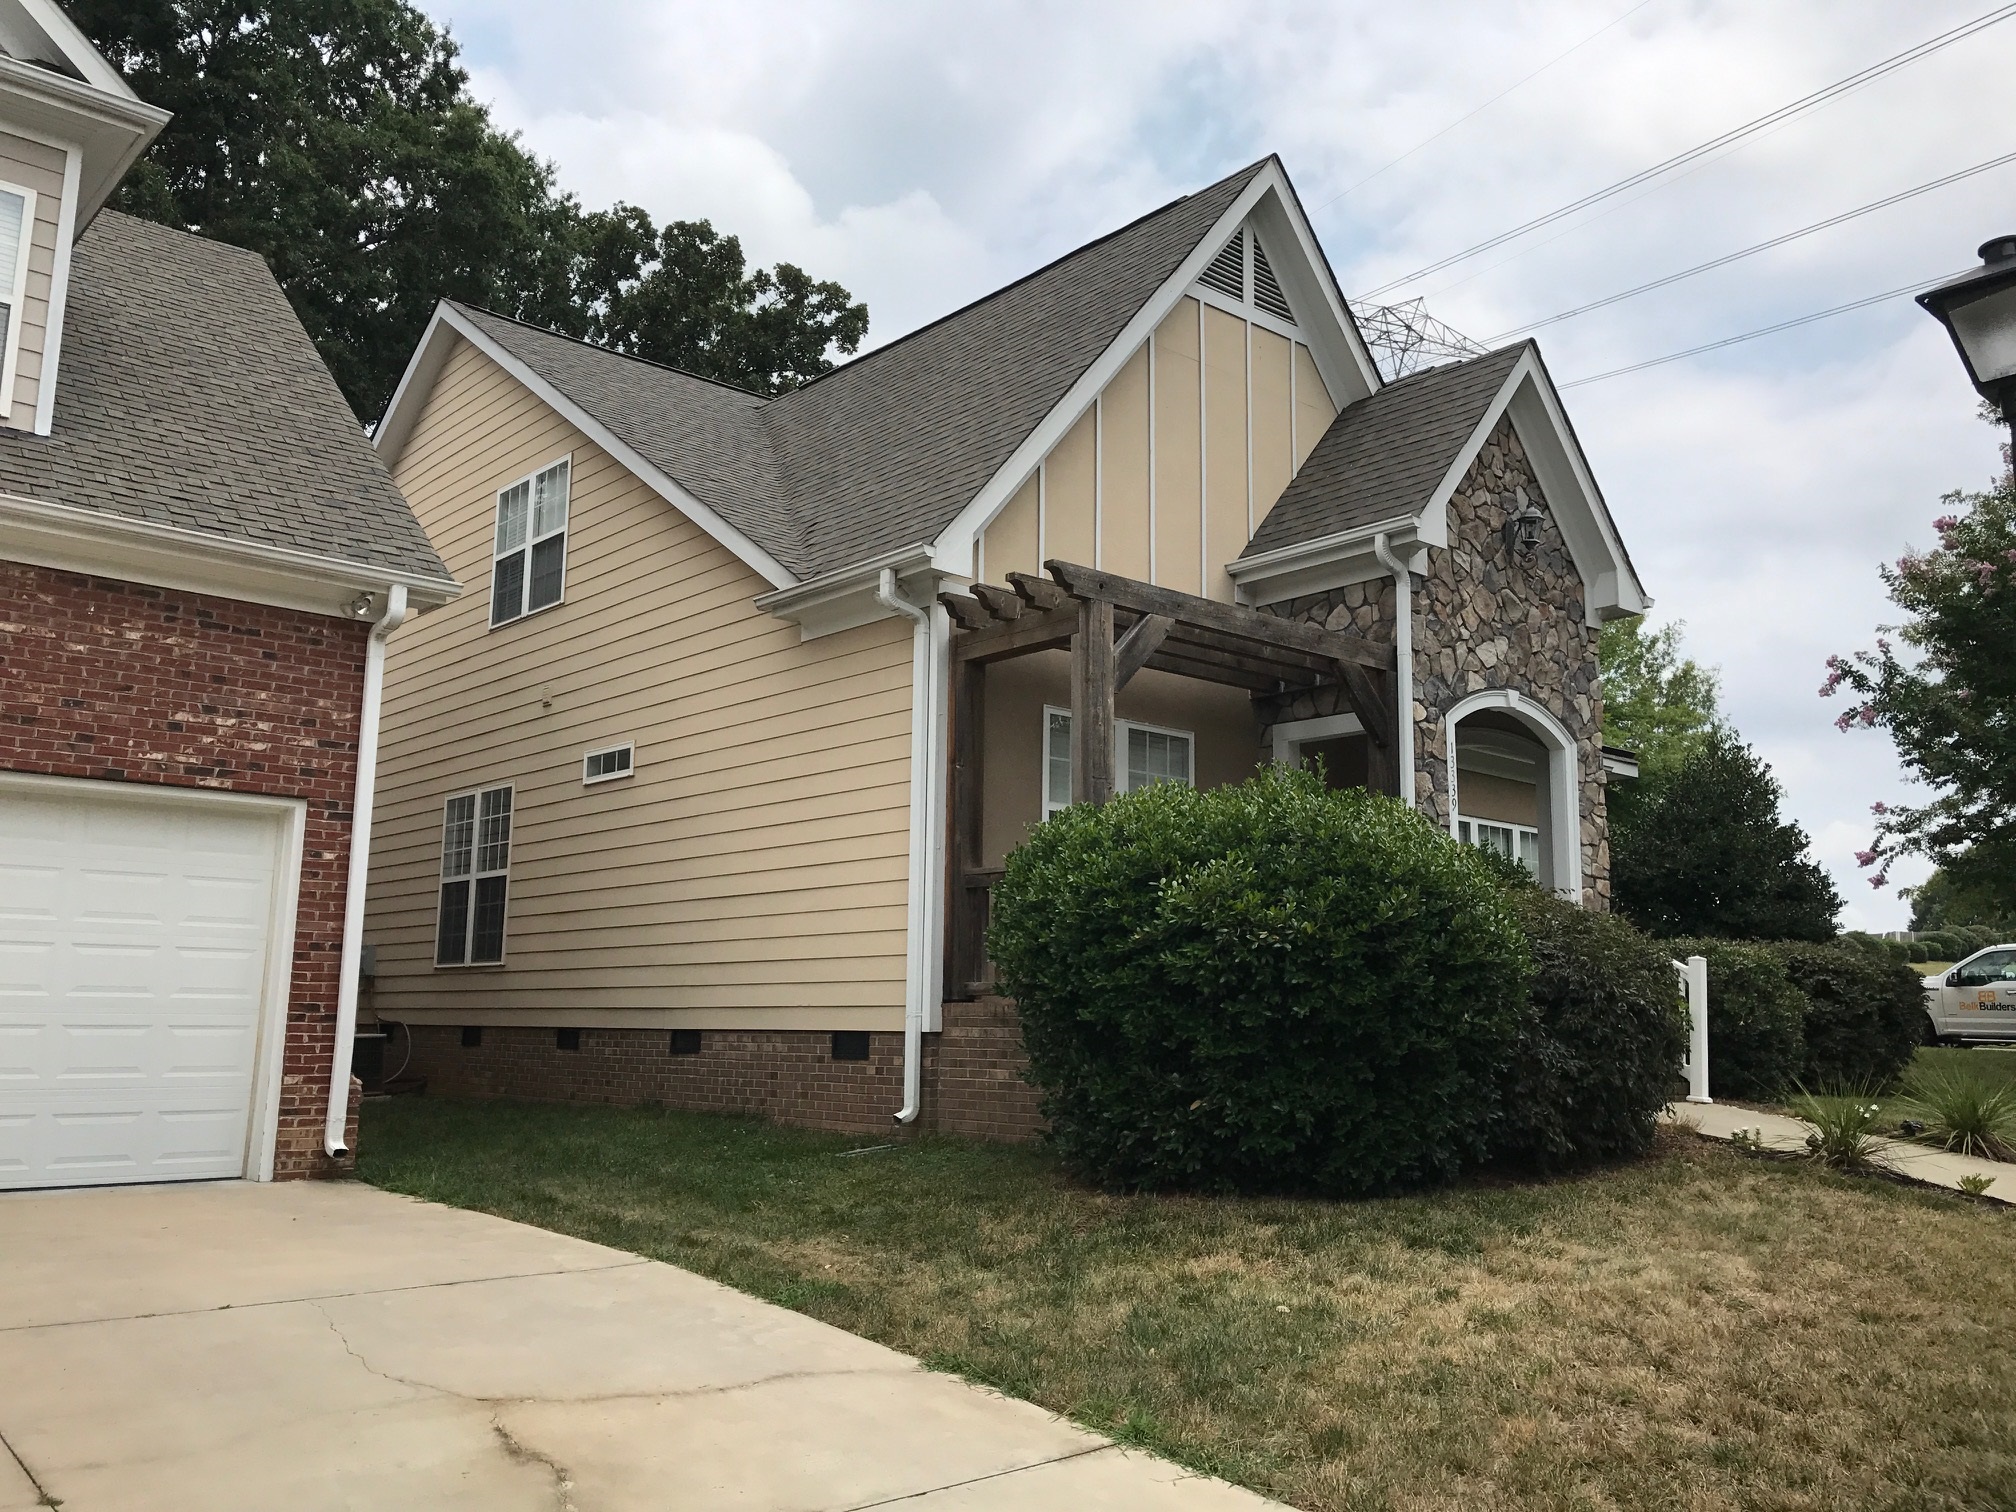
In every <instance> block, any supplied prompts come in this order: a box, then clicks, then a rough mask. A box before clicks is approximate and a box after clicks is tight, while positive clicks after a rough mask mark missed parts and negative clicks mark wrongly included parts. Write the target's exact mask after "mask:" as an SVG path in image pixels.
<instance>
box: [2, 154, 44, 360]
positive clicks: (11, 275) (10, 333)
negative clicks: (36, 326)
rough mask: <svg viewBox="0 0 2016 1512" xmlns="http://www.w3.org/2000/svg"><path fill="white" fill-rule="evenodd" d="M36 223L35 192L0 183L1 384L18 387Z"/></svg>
mask: <svg viewBox="0 0 2016 1512" xmlns="http://www.w3.org/2000/svg"><path fill="white" fill-rule="evenodd" d="M34 225H35V191H34V190H32V189H17V188H15V187H13V186H12V185H11V184H0V353H4V354H5V357H4V362H0V385H4V387H5V389H6V390H7V392H8V393H10V394H11V393H12V391H13V386H14V368H15V358H16V354H17V353H18V351H19V350H20V345H21V340H20V329H19V328H20V325H21V300H22V297H23V296H24V295H25V294H26V293H27V290H28V243H29V236H30V233H31V232H32V231H33V229H34Z"/></svg>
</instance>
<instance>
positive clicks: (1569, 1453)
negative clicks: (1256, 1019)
mask: <svg viewBox="0 0 2016 1512" xmlns="http://www.w3.org/2000/svg"><path fill="white" fill-rule="evenodd" d="M1964 1053H1967V1054H1970V1055H1979V1054H1980V1053H1981V1052H1964ZM2012 1059H2016V1058H2012ZM870 1143H872V1141H870V1140H867V1139H846V1138H839V1137H832V1136H825V1135H818V1134H810V1133H804V1132H801V1131H796V1130H787V1129H780V1128H776V1127H772V1126H768V1125H764V1124H758V1123H751V1122H745V1121H740V1120H733V1119H724V1118H718V1117H709V1116H705V1115H698V1114H682V1113H670V1112H664V1111H658V1110H650V1109H613V1108H586V1107H555V1106H527V1105H512V1104H497V1103H492V1104H479V1103H457V1102H449V1101H443V1100H439V1099H407V1100H398V1101H393V1102H389V1103H372V1104H369V1105H367V1107H366V1110H365V1126H364V1131H363V1138H362V1140H361V1145H362V1152H363V1154H362V1167H361V1168H362V1171H363V1174H364V1176H365V1177H366V1178H367V1179H368V1180H371V1181H373V1182H376V1183H378V1184H379V1185H381V1186H384V1187H386V1188H389V1189H391V1190H394V1191H400V1192H408V1193H412V1194H414V1195H416V1196H421V1197H427V1198H431V1199H434V1200H436V1201H440V1202H447V1203H454V1204H458V1205H461V1206H465V1207H472V1208H479V1209H482V1210H484V1211H487V1212H493V1213H499V1214H502V1215H504V1216H506V1217H510V1218H516V1219H519V1220H521V1221H524V1222H527V1223H533V1224H538V1225H541V1226H544V1227H546V1228H551V1229H556V1230H560V1231H562V1232H565V1233H569V1234H576V1235H579V1236H581V1237H583V1238H587V1239H593V1240H598V1241H600V1242H602V1243H605V1244H610V1245H614V1246H617V1247H619V1248H622V1249H626V1250H632V1251H635V1252H637V1253H640V1254H645V1255H652V1256H656V1257H658V1258H660V1259H664V1260H669V1261H673V1262H675V1263H677V1264H680V1265H684V1266H688V1267H691V1268H692V1269H694V1270H697V1271H700V1272H702V1273H704V1274H706V1275H709V1276H713V1277H715V1278H717V1279H719V1280H721V1281H724V1282H726V1283H728V1284H729V1285H732V1286H737V1287H740V1288H742V1289H744V1290H745V1291H749V1292H752V1293H754V1294H756V1295H758V1296H762V1297H767V1298H770V1299H771V1300H773V1301H776V1302H780V1303H782V1304H784V1305H786V1306H788V1307H794V1308H798V1309H800V1310H802V1311H804V1312H806V1313H809V1314H812V1315H813V1316H815V1317H819V1318H823V1319H825V1320H827V1321H828V1322H831V1323H834V1324H837V1325H839V1326H840V1327H842V1328H847V1329H851V1330H853V1331H854V1332H856V1333H860V1334H865V1335H867V1336H869V1337H871V1338H875V1339H879V1340H882V1341H884V1342H885V1343H888V1344H892V1345H894V1346H896V1347H897V1348H899V1349H903V1350H907V1351H909V1352H911V1353H913V1354H916V1355H919V1356H921V1357H923V1358H924V1359H925V1360H927V1361H928V1362H930V1363H931V1364H933V1365H936V1366H938V1367H940V1368H943V1369H947V1370H956V1371H959V1372H961V1373H963V1374H965V1375H967V1376H969V1377H971V1378H973V1379H975V1380H978V1381H983V1382H986V1383H988V1384H990V1385H993V1386H996V1387H998V1388H1000V1389H1001V1390H1003V1391H1006V1392H1010V1393H1012V1394H1014V1395H1017V1396H1022V1397H1027V1398H1029V1399H1031V1400H1033V1401H1036V1402H1040V1403H1042V1404H1043V1405H1045V1406H1047V1407H1050V1408H1053V1409H1055V1410H1057V1411H1059V1412H1063V1413H1066V1414H1068V1415H1070V1416H1072V1417H1074V1418H1077V1419H1079V1420H1081V1421H1083V1422H1085V1423H1088V1424H1090V1425H1092V1426H1094V1427H1097V1428H1101V1429H1104V1430H1106V1431H1108V1432H1111V1433H1115V1434H1117V1435H1118V1436H1119V1437H1121V1438H1123V1439H1126V1440H1129V1441H1132V1442H1135V1443H1139V1444H1144V1445H1147V1446H1149V1447H1152V1448H1155V1449H1158V1450H1160V1451H1162V1452H1163V1453H1165V1454H1168V1455H1171V1456H1173V1457H1174V1458H1177V1459H1179V1460H1182V1461H1184V1462H1186V1463H1188V1464H1191V1465H1193V1466H1197V1467H1199V1468H1202V1469H1206V1470H1210V1471H1213V1472H1215V1473H1217V1474H1220V1475H1223V1476H1226V1477H1228V1478H1230V1479H1232V1480H1235V1481H1239V1482H1242V1483H1244V1484H1246V1485H1249V1486H1252V1487H1254V1488H1255V1489H1257V1490H1260V1491H1263V1492H1266V1493H1268V1494H1270V1495H1273V1496H1277V1497H1280V1498H1281V1499H1283V1500H1285V1501H1288V1502H1291V1503H1293V1504H1295V1505H1297V1506H1301V1507H1308V1508H1324V1509H1338V1512H1343V1509H1350V1512H1370V1509H1395V1512H1401V1509H1405V1512H1416V1509H1428V1508H1449V1509H1456V1508H1461V1509H1464V1512H1515V1509H1516V1512H1525V1509H1532V1512H1539V1509H1548V1512H1554V1509H1584V1508H1586V1509H1590V1512H1597V1509H1639V1508H1646V1509H1650V1508H1673V1509H1689V1512H1692V1509H1721V1508H1755V1509H1760V1512H1763V1509H1768V1512H1793V1509H1815V1512H1818V1509H1842V1508H1883V1509H1895V1512H1904V1509H1910V1512H1929V1509H1935V1508H1936V1509H1949V1508H1950V1509H1954V1512H1959V1509H1962V1508H1965V1509H1969V1512H1983V1509H1994V1508H2003V1509H2011V1508H2016V1405H2012V1404H2016V1266H2012V1265H2011V1263H2010V1260H2011V1256H2012V1247H2016V1218H2012V1216H2011V1214H2010V1213H2009V1212H2008V1211H2007V1210H2005V1209H2001V1208H1996V1207H1990V1206H1987V1205H1973V1204H1968V1203H1965V1202H1962V1201H1960V1200H1957V1199H1954V1198H1951V1197H1946V1196H1937V1195H1932V1194H1928V1193H1925V1192H1922V1191H1918V1190H1915V1189H1911V1188H1907V1187H1904V1186H1900V1185H1897V1184H1894V1183H1887V1182H1882V1181H1877V1180H1866V1179H1865V1180H1857V1179H1854V1178H1845V1177H1837V1176H1832V1175H1828V1174H1826V1173H1824V1172H1821V1171H1818V1170H1815V1169H1813V1168H1810V1167H1807V1166H1805V1165H1801V1164H1791V1163H1784V1162H1773V1161H1766V1160H1761V1159H1755V1158H1751V1157H1746V1156H1744V1155H1741V1154H1739V1153H1736V1152H1734V1151H1732V1150H1729V1149H1727V1148H1726V1147H1723V1146H1718V1145H1710V1144H1708V1143H1706V1142H1704V1141H1700V1140H1698V1139H1695V1138H1694V1137H1692V1136H1689V1135H1686V1134H1682V1133H1679V1132H1668V1133H1666V1134H1664V1135H1663V1136H1662V1142H1661V1145H1660V1148H1659V1150H1658V1152H1657V1154H1656V1155H1655V1156H1654V1157H1653V1158H1651V1159H1648V1160H1646V1161H1644V1162H1641V1163H1639V1164H1636V1165H1633V1166H1629V1167H1625V1168H1619V1169H1614V1170H1608V1171H1603V1172H1600V1173H1597V1174H1595V1175H1591V1176H1588V1177H1584V1178H1580V1179H1576V1180H1567V1181H1560V1182H1555V1183H1551V1184H1536V1185H1510V1184H1501V1185H1478V1186H1472V1187H1466V1188H1461V1189H1457V1190H1451V1191H1444V1192H1438V1193H1434V1194H1431V1195H1426V1196H1420V1197H1412V1198H1405V1199H1394V1200H1387V1201H1380V1202H1362V1203H1348V1204H1340V1203H1328V1202H1315V1201H1289V1200H1232V1199H1203V1198H1182V1197H1145V1196H1112V1195H1107V1194H1102V1193H1099V1192H1096V1191H1091V1190H1088V1189H1086V1188H1084V1187H1081V1186H1078V1185H1075V1184H1073V1183H1072V1182H1071V1181H1069V1180H1067V1179H1066V1178H1065V1177H1064V1176H1062V1175H1061V1174H1060V1173H1059V1171H1058V1170H1057V1169H1056V1167H1055V1166H1054V1164H1053V1163H1052V1162H1051V1160H1050V1159H1049V1158H1048V1157H1047V1156H1046V1155H1045V1154H1043V1153H1042V1152H1040V1151H1038V1150H1033V1149H1015V1148H1005V1147H1000V1146H988V1145H980V1144H969V1143H964V1142H959V1141H953V1140H947V1139H931V1138H925V1139H919V1140H916V1141H914V1142H912V1143H907V1144H904V1145H901V1146H899V1147H897V1148H892V1149H882V1150H878V1151H874V1152H872V1153H864V1154H859V1155H853V1156H849V1155H847V1154H845V1153H844V1152H846V1151H848V1150H849V1149H852V1148H855V1147H859V1146H863V1145H867V1144H870Z"/></svg>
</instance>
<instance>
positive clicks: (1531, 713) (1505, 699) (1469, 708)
mask: <svg viewBox="0 0 2016 1512" xmlns="http://www.w3.org/2000/svg"><path fill="white" fill-rule="evenodd" d="M1484 709H1502V710H1504V711H1505V712H1506V713H1508V714H1511V715H1512V716H1513V717H1515V718H1516V719H1517V720H1518V721H1519V722H1520V723H1521V724H1523V725H1525V726H1526V728H1527V729H1528V730H1530V731H1532V733H1533V737H1534V739H1535V740H1536V741H1537V742H1538V743H1539V744H1540V746H1541V747H1542V748H1543V749H1544V750H1545V751H1546V752H1547V780H1546V781H1545V782H1542V783H1540V784H1538V786H1539V796H1540V821H1541V822H1540V824H1539V826H1538V827H1539V829H1540V832H1541V834H1542V835H1543V836H1544V837H1545V838H1546V841H1547V843H1546V844H1545V845H1544V846H1543V847H1542V849H1541V853H1540V855H1541V871H1540V879H1541V882H1542V883H1543V885H1545V886H1548V887H1551V888H1552V889H1553V890H1554V891H1555V892H1556V893H1558V894H1560V895H1561V896H1562V897H1564V898H1566V899H1567V900H1568V901H1569V902H1571V903H1580V902H1581V901H1582V881H1583V878H1582V773H1581V770H1580V767H1581V754H1580V752H1579V750H1578V749H1577V747H1576V744H1575V737H1574V736H1573V735H1571V734H1569V733H1568V729H1567V727H1566V726H1565V725H1563V724H1562V723H1561V721H1560V720H1558V719H1556V718H1555V717H1554V715H1553V713H1552V712H1551V711H1549V710H1548V709H1547V708H1546V706H1545V705H1543V704H1539V703H1536V702H1534V701H1533V700H1532V699H1530V698H1528V697H1527V696H1526V695H1525V694H1524V693H1521V692H1520V691H1519V690H1518V689H1516V688H1486V689H1484V690H1483V691H1482V692H1478V693H1472V694H1471V695H1470V696H1469V697H1468V698H1464V699H1460V700H1458V701H1457V702H1456V703H1454V704H1452V705H1451V706H1450V707H1449V709H1448V710H1447V711H1446V712H1445V713H1444V714H1443V716H1442V752H1443V755H1444V757H1445V758H1447V759H1446V760H1445V763H1444V765H1445V770H1446V771H1447V773H1448V782H1449V835H1450V838H1451V839H1454V838H1455V836H1456V823H1457V820H1458V818H1459V817H1461V818H1470V817H1473V816H1470V815H1465V814H1462V812H1461V811H1462V806H1463V801H1462V793H1461V788H1462V767H1461V763H1460V762H1459V761H1458V760H1457V759H1455V758H1456V756H1457V749H1456V727H1457V726H1458V725H1459V724H1461V723H1462V722H1463V720H1465V719H1466V718H1468V717H1469V716H1470V715H1472V714H1476V713H1478V712H1480V711H1481V710H1484ZM1492 822H1494V823H1495V822H1496V821H1492Z"/></svg>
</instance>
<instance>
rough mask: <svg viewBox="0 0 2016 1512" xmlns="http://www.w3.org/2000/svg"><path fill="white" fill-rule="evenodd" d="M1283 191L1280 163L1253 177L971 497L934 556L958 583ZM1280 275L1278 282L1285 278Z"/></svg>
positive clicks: (943, 534) (935, 547) (938, 543)
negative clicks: (1022, 496)
mask: <svg viewBox="0 0 2016 1512" xmlns="http://www.w3.org/2000/svg"><path fill="white" fill-rule="evenodd" d="M1285 187H1286V180H1285V179H1284V178H1283V177H1282V175H1281V168H1280V165H1279V164H1278V163H1274V162H1269V163H1267V164H1266V165H1264V166H1263V167H1262V168H1261V170H1260V171H1259V172H1258V173H1256V174H1254V175H1253V181H1252V182H1251V183H1249V184H1248V185H1247V186H1246V187H1245V188H1244V189H1242V190H1241V191H1240V192H1239V197H1238V198H1237V199H1235V200H1234V201H1233V202H1232V203H1231V204H1230V205H1229V206H1227V207H1226V209H1225V212H1224V214H1222V215H1220V216H1219V217H1218V219H1217V220H1216V221H1214V222H1213V223H1212V226H1211V229H1210V230H1209V231H1207V232H1205V233H1204V234H1203V235H1202V236H1201V237H1199V238H1198V240H1197V245H1196V246H1194V247H1192V248H1191V249H1190V255H1189V256H1188V257H1186V258H1184V259H1183V261H1182V262H1181V263H1180V264H1178V265H1177V268H1176V271H1175V272H1173V273H1171V274H1170V275H1169V276H1168V277H1167V278H1166V279H1164V280H1163V281H1162V286H1161V287H1160V288H1158V289H1157V290H1156V291H1155V292H1154V293H1153V294H1152V295H1150V296H1149V298H1148V301H1147V303H1146V304H1144V305H1142V306H1141V308H1140V309H1139V310H1138V311H1136V312H1135V315H1134V318H1133V319H1132V320H1130V321H1128V322H1127V324H1126V325H1125V326H1124V327H1123V328H1122V329H1121V332H1120V334H1119V335H1118V336H1116V337H1114V338H1113V342H1112V344H1111V345H1109V346H1108V347H1107V348H1106V350H1105V351H1103V352H1101V353H1100V354H1099V356H1098V357H1096V358H1095V359H1094V360H1093V362H1092V364H1091V366H1089V367H1088V368H1086V369H1085V371H1084V372H1083V373H1081V374H1080V375H1079V377H1078V381H1077V382H1076V383H1074V384H1072V385H1071V387H1070V388H1069V389H1068V390H1066V392H1065V394H1064V397H1063V398H1062V399H1060V400H1058V401H1057V404H1056V405H1055V406H1054V407H1053V408H1052V409H1051V411H1050V413H1049V414H1047V415H1045V416H1044V417H1043V418H1042V420H1040V421H1039V422H1038V423H1037V425H1036V427H1035V429H1034V430H1032V431H1030V432H1029V434H1028V435H1026V436H1024V437H1023V438H1022V444H1021V445H1020V446H1018V447H1016V448H1015V450H1014V451H1013V452H1012V453H1010V454H1009V457H1008V460H1007V461H1006V462H1004V463H1002V464H1001V466H1000V468H999V469H998V470H997V471H996V472H995V473H994V476H993V477H991V478H989V479H988V480H987V482H986V483H985V484H984V485H983V486H982V487H981V489H980V492H979V493H977V494H975V495H974V496H973V500H972V502H971V503H969V504H968V505H967V506H966V507H965V508H964V509H962V510H960V511H959V513H958V514H957V515H956V516H955V517H954V518H953V520H952V523H951V524H949V525H947V526H946V527H945V529H944V530H943V531H941V532H939V535H938V539H937V540H936V541H934V542H933V543H932V549H933V550H934V551H935V552H936V554H937V558H938V565H939V567H940V569H941V570H942V571H944V572H946V573H947V574H951V575H959V574H963V573H965V572H966V571H967V570H969V569H970V567H971V565H972V562H973V543H974V541H975V540H977V539H978V538H979V535H980V533H981V532H982V531H983V530H985V529H986V528H987V526H988V525H989V524H990V523H991V522H992V521H993V519H994V516H996V515H997V514H999V513H1000V512H1001V511H1002V510H1003V509H1005V508H1007V507H1008V501H1009V500H1010V499H1012V498H1014V497H1015V491H1016V490H1017V489H1019V488H1020V487H1021V486H1022V484H1023V482H1024V481H1025V480H1026V479H1027V478H1028V477H1029V475H1030V474H1031V473H1033V472H1034V471H1035V470H1036V464H1037V463H1039V462H1041V461H1042V460H1043V459H1044V458H1045V457H1046V456H1048V455H1049V454H1050V451H1051V448H1053V447H1054V446H1056V444H1057V443H1058V442H1059V441H1061V440H1063V439H1064V433H1065V432H1066V431H1068V430H1070V429H1071V427H1072V426H1073V425H1074V424H1076V423H1077V420H1078V417H1079V416H1080V415H1081V414H1083V413H1084V412H1085V410H1086V409H1087V408H1088V407H1090V405H1091V403H1092V401H1093V400H1094V399H1096V398H1098V397H1099V395H1100V393H1101V392H1102V391H1103V390H1104V389H1105V387H1106V385H1107V384H1109V383H1111V382H1112V381H1113V379H1114V376H1115V375H1116V374H1118V373H1119V371H1120V369H1121V368H1122V367H1123V366H1125V365H1126V362H1127V359H1128V358H1130V357H1132V356H1133V355H1134V352H1135V350H1136V348H1138V347H1140V346H1141V345H1142V344H1143V343H1145V342H1146V341H1147V340H1148V337H1149V335H1150V333H1151V332H1153V331H1154V329H1155V328H1156V327H1157V326H1159V325H1160V324H1162V321H1163V318H1164V317H1165V316H1167V315H1168V313H1169V312H1170V311H1171V310H1173V309H1175V308H1176V301H1177V300H1179V299H1181V298H1183V297H1184V296H1185V295H1186V294H1188V293H1189V291H1190V286H1191V285H1192V284H1194V283H1195V282H1196V281H1197V278H1198V275H1199V274H1201V273H1202V272H1203V271H1204V269H1205V267H1206V265H1208V264H1209V263H1210V261H1211V259H1212V258H1213V257H1214V256H1216V255H1217V252H1218V249H1219V248H1220V247H1221V246H1223V245H1224V244H1225V242H1226V241H1227V240H1228V239H1229V238H1230V237H1231V235H1232V233H1233V232H1234V231H1237V230H1238V229H1239V227H1240V226H1241V225H1243V224H1245V221H1246V217H1247V216H1249V215H1251V214H1252V213H1253V207H1254V206H1255V205H1257V204H1259V203H1260V202H1261V201H1262V200H1264V199H1266V198H1267V197H1268V196H1269V195H1270V194H1272V195H1276V196H1278V195H1280V193H1281V192H1282V190H1283V189H1284V188H1285ZM1275 271H1276V273H1277V275H1278V273H1279V271H1280V270H1279V269H1276V270H1275ZM1312 350H1313V346H1312Z"/></svg>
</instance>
